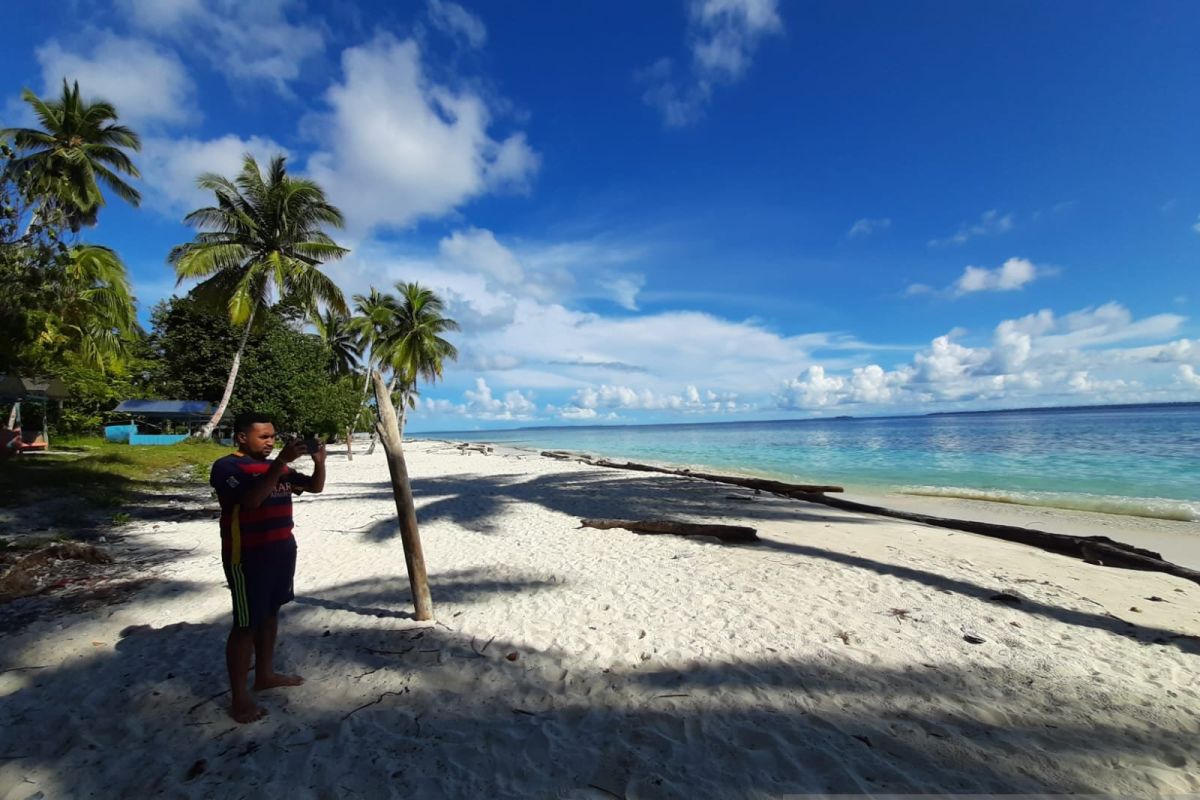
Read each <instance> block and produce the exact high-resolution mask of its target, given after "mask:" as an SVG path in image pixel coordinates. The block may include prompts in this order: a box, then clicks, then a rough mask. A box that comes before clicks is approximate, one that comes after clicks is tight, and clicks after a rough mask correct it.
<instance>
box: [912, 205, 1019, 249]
mask: <svg viewBox="0 0 1200 800" xmlns="http://www.w3.org/2000/svg"><path fill="white" fill-rule="evenodd" d="M1012 229H1013V215H1012V214H1001V213H1000V212H999V211H997V210H996V209H994V208H993V209H991V210H990V211H985V212H983V214H981V215H980V217H979V221H978V222H974V223H966V222H964V223H962V224H961V225H959V226H958V231H957V232H956V233H954V234H953V235H952V236H947V237H946V238H945V239H930V240H929V246H930V247H945V246H947V245H960V244H966V243H967V242H968V241H970V240H971V239H973V238H975V237H977V236H997V235H999V234H1002V233H1008V232H1009V231H1011V230H1012Z"/></svg>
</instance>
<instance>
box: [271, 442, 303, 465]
mask: <svg viewBox="0 0 1200 800" xmlns="http://www.w3.org/2000/svg"><path fill="white" fill-rule="evenodd" d="M306 452H308V451H307V450H306V449H305V447H304V442H303V441H301V440H300V439H292V440H290V441H288V443H287V444H285V445H284V446H283V449H282V450H280V451H279V455H277V456H275V460H276V461H279V462H281V463H283V464H290V463H292V462H293V461H295V460H296V459H297V458H299V457H300V456H302V455H304V454H305V453H306Z"/></svg>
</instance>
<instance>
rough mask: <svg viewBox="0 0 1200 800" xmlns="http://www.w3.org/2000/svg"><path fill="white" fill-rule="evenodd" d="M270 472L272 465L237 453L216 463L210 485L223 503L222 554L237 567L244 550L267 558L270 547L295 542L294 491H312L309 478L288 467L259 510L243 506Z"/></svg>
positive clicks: (213, 466) (209, 480)
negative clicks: (248, 493)
mask: <svg viewBox="0 0 1200 800" xmlns="http://www.w3.org/2000/svg"><path fill="white" fill-rule="evenodd" d="M270 468H271V462H270V461H267V460H265V459H258V458H252V457H251V456H242V455H237V454H236V453H234V454H232V455H227V456H225V457H224V458H219V459H217V460H216V461H215V462H213V465H212V472H211V473H210V475H209V479H208V482H209V484H211V485H212V487H213V488H214V489H216V491H217V498H218V499H219V500H220V502H221V554H222V556H224V557H225V558H226V559H230V560H232V561H233V562H234V563H239V562H240V561H241V559H242V554H243V551H244V550H245V551H255V552H258V553H263V554H264V555H265V551H264V548H266V547H268V545H273V544H275V543H278V542H293V541H294V539H293V537H292V490H293V489H298V490H304V489H307V488H309V486H310V484H311V482H312V479H311V478H310V477H309V476H308V475H304V474H303V473H300V472H297V471H296V470H294V469H292V468H291V467H288V469H287V472H285V473H284V474H283V476H282V477H280V479H279V483H277V484H276V485H275V490H274V491H272V492H271V494H270V495H269V496H268V497H267V499H266V500H263V502H262V504H261V505H260V506H259V507H258V508H242V505H241V501H242V495H243V494H245V492H246V490H247V489H249V488H250V487H251V486H253V485H254V483H255V482H256V481H258V480H260V479H261V477H262V475H263V473H265V472H266V471H267V470H268V469H270Z"/></svg>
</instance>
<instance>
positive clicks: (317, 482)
mask: <svg viewBox="0 0 1200 800" xmlns="http://www.w3.org/2000/svg"><path fill="white" fill-rule="evenodd" d="M312 460H313V474H312V478H311V479H310V481H309V484H308V491H310V492H312V493H313V494H320V493H321V492H322V491H323V490H324V489H325V445H321V447H320V448H319V449H318V450H317V452H315V453H313V454H312Z"/></svg>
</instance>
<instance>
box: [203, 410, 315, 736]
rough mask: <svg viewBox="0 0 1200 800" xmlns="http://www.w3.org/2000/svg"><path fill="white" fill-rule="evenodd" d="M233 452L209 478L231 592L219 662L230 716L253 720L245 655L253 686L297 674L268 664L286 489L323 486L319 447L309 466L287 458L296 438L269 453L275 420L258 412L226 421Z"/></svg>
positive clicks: (286, 568) (290, 551)
mask: <svg viewBox="0 0 1200 800" xmlns="http://www.w3.org/2000/svg"><path fill="white" fill-rule="evenodd" d="M233 430H234V433H233V440H234V444H236V445H237V452H235V453H233V454H232V455H228V456H225V457H224V458H219V459H217V460H216V461H215V462H214V463H213V465H212V474H211V475H210V477H209V483H211V484H212V487H213V488H214V489H216V490H217V497H218V498H219V499H220V501H221V562H222V564H223V566H224V567H225V579H226V581H228V583H229V591H230V594H231V595H232V597H233V629H232V630H230V632H229V640H228V641H227V642H226V644H225V664H226V666H227V667H228V669H229V688H230V691H231V693H232V695H233V703H232V706H231V707H230V711H229V713H230V716H232V717H233V718H234V719H235V720H237V721H238V722H243V723H244V722H253V721H254V720H257V719H261V718H262V717H263V715H265V714H266V713H267V712H266V710H264V709H262V708H260V707H259V706H258V705H257V704H256V703H255V702H254V700H253V699H252V698H251V696H250V693H249V692H248V691H247V690H246V679H247V677H248V676H249V674H250V656H251V654H253V655H254V657H255V661H254V663H255V667H254V689H255V691H260V690H263V689H273V688H275V687H278V686H298V685H300V684H301V683H303V682H304V679H303V678H301V677H300V676H298V675H280V674H279V673H277V672H275V636H276V633H277V632H278V627H279V608H280V606H282V605H283V604H285V603H289V602H291V601H292V598H293V592H292V578H293V576H294V575H295V572H296V540H295V538H294V537H293V536H292V494H293V492H294V493H296V494H300V493H301V492H313V493H320V492H321V490H323V489H324V488H325V447H324V445H321V446H319V447H318V448H317V450H316V452H314V453H311V454H310V455H311V456H312V460H313V465H314V468H313V474H312V475H311V476H309V475H304V474H301V473H299V472H296V470H294V469H292V468H291V467H290V466H289V464H291V462H293V461H295V460H296V459H297V458H299V457H300V456H301V455H303V454H304V453H306V452H308V450H307V448H306V447H305V445H304V442H302V441H291V442H288V443H287V444H286V445H284V447H283V449H282V450H280V451H279V455H278V456H276V457H275V460H273V461H271V460H268V458H267V457H268V456H269V455H271V451H273V450H274V449H275V426H274V425H273V424H271V420H270V418H269V417H267V416H265V415H263V414H254V413H246V414H239V415H238V416H237V419H236V420H235V421H234V424H233Z"/></svg>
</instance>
